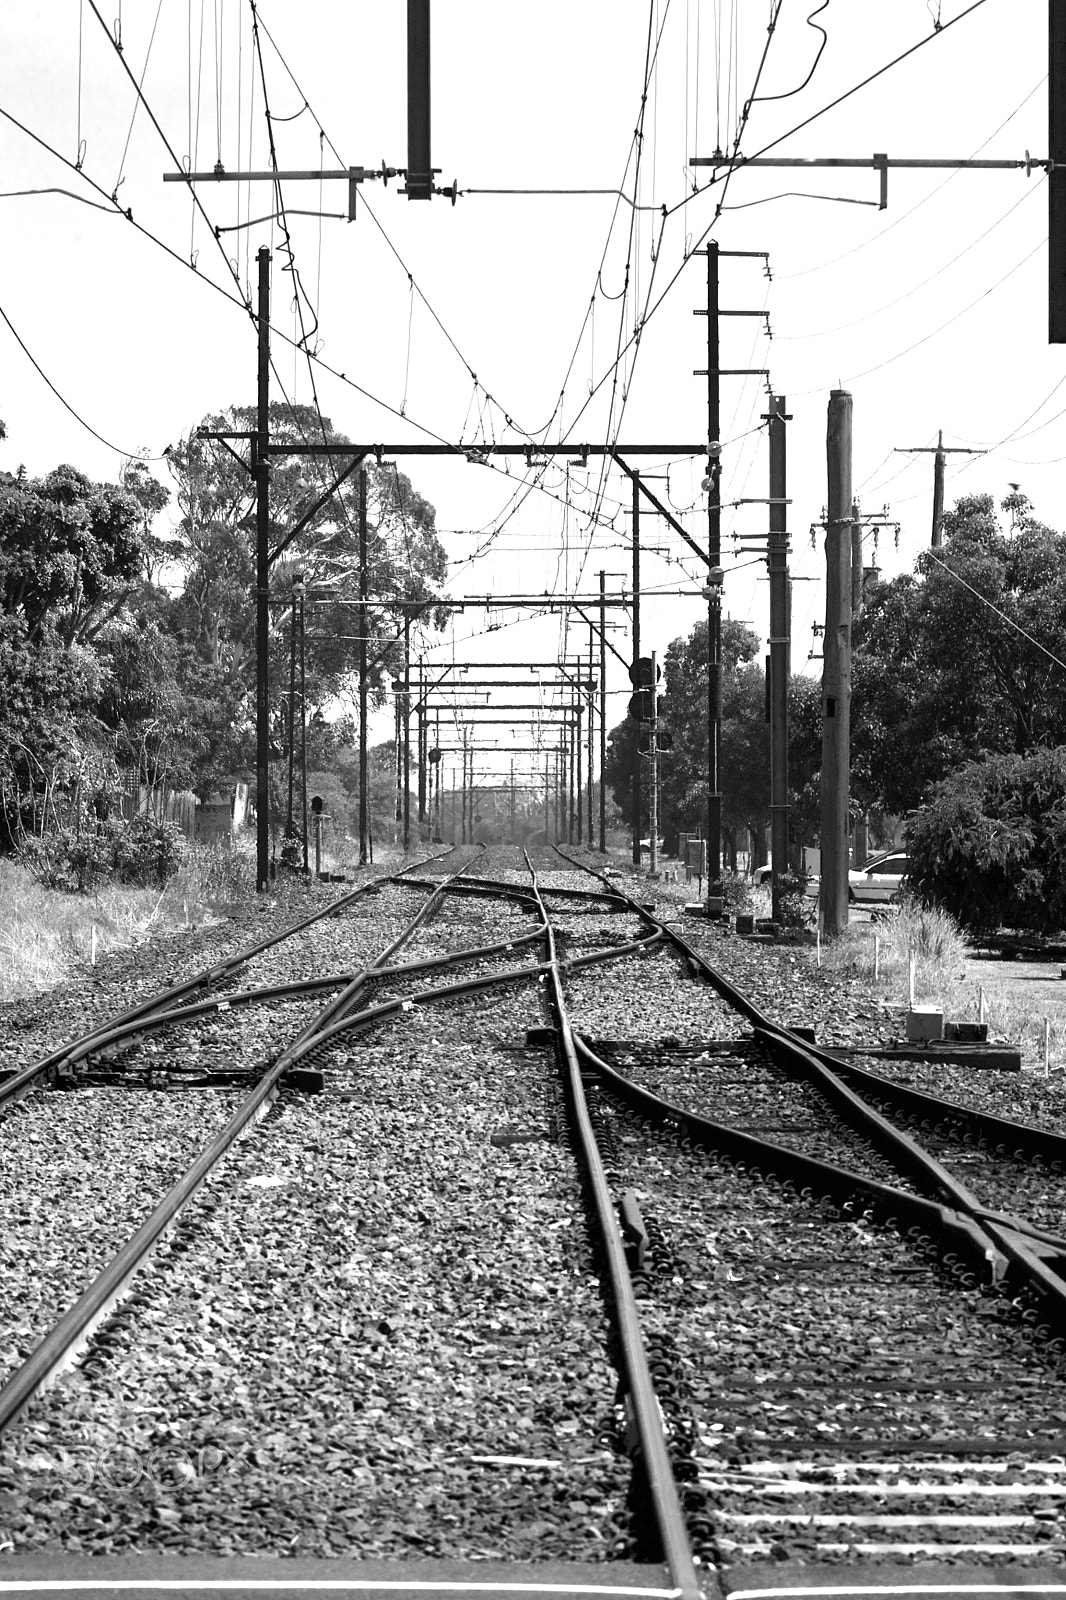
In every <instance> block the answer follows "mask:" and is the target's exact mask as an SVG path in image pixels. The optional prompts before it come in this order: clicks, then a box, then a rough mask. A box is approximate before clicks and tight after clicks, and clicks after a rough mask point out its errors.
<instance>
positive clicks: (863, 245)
mask: <svg viewBox="0 0 1066 1600" xmlns="http://www.w3.org/2000/svg"><path fill="white" fill-rule="evenodd" d="M1046 82H1047V74H1046V73H1045V75H1044V76H1043V77H1042V78H1041V79H1040V80H1039V82H1037V83H1034V85H1033V87H1032V88H1031V89H1030V90H1029V93H1028V94H1027V95H1025V96H1024V98H1023V99H1022V100H1020V101H1019V102H1018V104H1017V105H1016V106H1015V108H1014V110H1013V111H1012V112H1011V113H1010V115H1009V116H1006V117H1004V119H1003V121H1002V122H1001V123H1000V124H999V126H998V127H997V128H993V130H992V132H991V133H990V134H989V135H988V136H987V138H985V139H983V140H982V141H981V143H980V144H979V145H978V146H977V148H976V150H971V151H970V154H969V156H968V157H967V159H968V160H970V161H973V160H976V158H977V157H978V156H979V155H980V154H981V151H982V150H985V149H987V147H988V146H989V145H990V144H991V143H992V140H993V139H994V138H995V137H996V135H997V134H1000V133H1002V132H1003V129H1004V128H1005V127H1007V126H1008V124H1009V123H1011V122H1013V121H1014V118H1015V117H1016V116H1017V115H1018V113H1019V111H1021V110H1023V109H1024V108H1025V106H1027V105H1028V104H1029V101H1030V100H1031V99H1032V98H1033V96H1034V94H1036V92H1037V90H1038V89H1041V88H1043V86H1044V84H1045V83H1046ZM962 172H963V168H961V167H958V168H956V169H955V171H954V172H949V173H948V175H947V177H946V178H944V179H943V180H942V181H941V182H940V183H938V184H937V185H936V187H935V189H931V190H930V191H929V193H928V194H926V195H923V196H922V198H921V199H920V200H918V201H916V202H915V204H914V205H913V206H911V207H910V208H909V209H908V210H906V211H903V212H901V213H900V214H899V216H896V217H893V219H892V221H891V222H888V223H886V224H885V226H884V227H883V228H879V229H878V231H877V232H876V233H875V234H873V235H871V237H870V238H868V239H861V240H860V241H859V243H858V244H856V245H853V246H852V247H851V249H850V250H844V251H843V252H842V253H841V254H840V255H837V256H833V257H831V258H830V259H829V260H828V261H818V262H815V263H814V264H813V265H811V266H809V267H801V268H799V269H798V270H797V271H796V272H780V273H778V274H777V277H778V281H779V282H781V283H789V282H791V280H792V279H793V278H807V277H810V275H811V273H813V272H824V271H826V270H828V268H830V267H835V266H838V265H839V263H840V262H841V261H847V260H848V259H849V258H850V257H851V256H854V255H858V253H859V251H860V250H868V249H869V247H870V246H871V245H874V244H878V243H879V242H880V241H881V240H882V239H883V238H884V237H885V235H886V234H889V233H891V232H892V230H893V228H898V227H899V226H900V224H901V223H903V222H906V221H907V219H908V217H913V216H914V214H915V212H916V211H920V210H921V209H922V207H923V206H927V205H928V204H929V202H930V201H931V200H935V199H936V197H937V195H938V194H939V193H940V191H941V190H942V189H945V188H946V187H947V185H948V184H949V183H954V182H955V180H956V178H959V177H961V176H962Z"/></svg>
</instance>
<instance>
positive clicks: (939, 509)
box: [895, 0, 1055, 550]
mask: <svg viewBox="0 0 1066 1600" xmlns="http://www.w3.org/2000/svg"><path fill="white" fill-rule="evenodd" d="M1051 8H1052V10H1054V9H1055V0H1052V7H1051ZM987 453H988V452H987V451H985V450H967V449H966V448H965V447H964V446H963V445H959V444H945V443H944V430H943V428H939V429H938V430H937V436H936V444H914V445H906V446H902V445H898V446H897V447H896V451H895V454H896V455H901V456H921V455H931V456H932V457H933V534H932V539H931V540H930V543H931V544H932V547H933V549H934V550H936V549H938V548H939V547H940V545H941V544H942V543H943V538H942V532H941V530H942V528H943V524H944V468H945V466H946V465H947V463H946V461H945V459H944V458H945V457H946V456H949V455H951V456H983V455H987Z"/></svg>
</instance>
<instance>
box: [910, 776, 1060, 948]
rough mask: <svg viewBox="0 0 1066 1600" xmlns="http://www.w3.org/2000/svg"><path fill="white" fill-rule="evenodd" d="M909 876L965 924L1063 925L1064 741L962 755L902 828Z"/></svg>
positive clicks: (984, 927)
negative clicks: (979, 756) (1022, 752)
mask: <svg viewBox="0 0 1066 1600" xmlns="http://www.w3.org/2000/svg"><path fill="white" fill-rule="evenodd" d="M909 853H910V858H911V872H910V877H911V881H912V883H913V884H914V886H915V887H916V889H917V890H918V891H919V893H920V894H921V895H922V898H923V899H924V900H926V901H930V902H935V903H937V904H940V905H943V906H945V907H946V908H947V909H948V910H949V911H950V912H951V913H952V915H953V916H954V917H955V918H956V919H957V920H958V921H959V922H960V923H961V924H962V925H963V927H965V928H970V929H974V930H977V931H992V930H994V929H996V928H998V927H1015V928H1028V929H1032V930H1034V931H1036V932H1041V933H1050V932H1054V931H1057V930H1058V929H1060V928H1062V927H1064V926H1066V749H1062V748H1060V749H1054V750H1052V749H1043V750H1034V751H1033V752H1032V753H1031V754H1030V755H1027V756H1017V755H1005V756H994V757H990V758H989V759H987V760H985V761H971V762H968V763H967V764H966V765H965V766H963V767H960V768H959V770H958V771H957V772H955V773H952V775H951V777H950V778H946V779H945V780H944V781H943V782H942V783H940V784H938V785H937V787H936V790H935V791H934V794H933V799H932V802H931V804H930V805H929V806H928V807H927V809H926V810H925V811H924V812H922V813H921V814H920V815H919V816H918V817H917V818H916V819H915V821H914V822H913V823H912V825H911V829H910V834H909Z"/></svg>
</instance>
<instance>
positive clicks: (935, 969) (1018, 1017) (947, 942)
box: [822, 899, 1066, 1072]
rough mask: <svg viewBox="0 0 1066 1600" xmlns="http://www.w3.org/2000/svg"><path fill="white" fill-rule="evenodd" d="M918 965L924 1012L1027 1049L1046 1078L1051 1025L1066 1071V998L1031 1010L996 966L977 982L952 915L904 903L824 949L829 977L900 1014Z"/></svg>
mask: <svg viewBox="0 0 1066 1600" xmlns="http://www.w3.org/2000/svg"><path fill="white" fill-rule="evenodd" d="M912 957H913V959H914V1000H915V1003H916V1004H917V1005H923V1004H924V1005H938V1006H942V1007H943V1010H944V1016H945V1018H946V1019H947V1020H949V1021H951V1022H970V1021H973V1022H977V1021H979V1020H981V1019H982V1018H983V1020H984V1021H985V1022H987V1023H988V1036H989V1038H990V1039H1001V1040H1006V1041H1008V1042H1009V1043H1011V1044H1017V1045H1020V1047H1021V1051H1022V1065H1023V1067H1024V1068H1025V1069H1026V1070H1027V1071H1039V1072H1043V1070H1044V1024H1045V1018H1046V1020H1047V1024H1048V1034H1049V1037H1048V1061H1049V1067H1050V1070H1051V1071H1052V1072H1057V1071H1066V992H1064V993H1063V997H1062V999H1061V1000H1059V999H1057V998H1056V997H1050V998H1047V999H1043V1000H1041V1001H1040V1003H1039V1007H1038V1008H1037V1007H1034V1006H1033V1005H1032V1004H1027V1003H1026V1000H1025V995H1024V989H1023V990H1019V986H1018V984H1017V983H1013V984H1012V983H1009V982H1006V981H1004V980H1003V979H999V978H997V977H996V975H995V974H996V964H995V963H991V962H990V963H988V971H987V974H985V973H983V972H982V973H981V975H980V976H974V973H973V962H972V958H971V957H970V952H969V951H968V949H967V945H966V940H965V937H964V935H963V933H962V930H961V928H960V927H959V925H958V923H957V922H955V920H954V918H953V917H951V916H950V914H949V913H948V912H946V911H942V910H940V909H938V908H935V907H934V908H929V907H924V906H921V905H920V904H919V903H918V902H917V901H916V900H913V899H903V900H901V901H900V903H899V904H898V905H895V906H890V907H887V908H886V909H885V912H884V913H883V914H882V915H881V916H879V917H878V918H877V919H876V920H875V921H873V922H865V921H863V922H852V923H850V924H849V925H848V927H847V928H846V929H845V930H844V932H843V933H842V934H841V935H840V937H839V938H837V939H833V940H832V941H826V942H825V943H824V944H823V945H822V966H823V967H824V968H825V969H826V971H828V972H834V973H837V974H839V975H840V976H842V977H848V978H855V979H858V980H860V981H861V982H862V983H863V985H864V986H866V987H867V988H868V989H869V990H870V992H871V993H872V994H873V995H874V996H875V997H876V998H878V999H880V1000H881V1001H882V1002H883V1003H884V1004H885V1005H886V1006H888V1007H890V1008H894V1009H896V1010H898V1011H900V1012H902V1011H905V1010H906V1008H907V1006H908V1004H909V1000H910V965H911V958H912ZM967 967H969V968H970V973H969V975H967ZM1063 988H1064V991H1066V985H1064V986H1063Z"/></svg>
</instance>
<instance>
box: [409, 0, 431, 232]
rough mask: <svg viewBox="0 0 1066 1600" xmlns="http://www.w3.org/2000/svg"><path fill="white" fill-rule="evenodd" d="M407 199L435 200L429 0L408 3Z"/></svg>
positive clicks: (414, 0) (416, 0)
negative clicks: (432, 153)
mask: <svg viewBox="0 0 1066 1600" xmlns="http://www.w3.org/2000/svg"><path fill="white" fill-rule="evenodd" d="M406 192H407V198H408V200H432V198H433V166H432V161H431V158H430V73H429V0H407V191H406Z"/></svg>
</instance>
